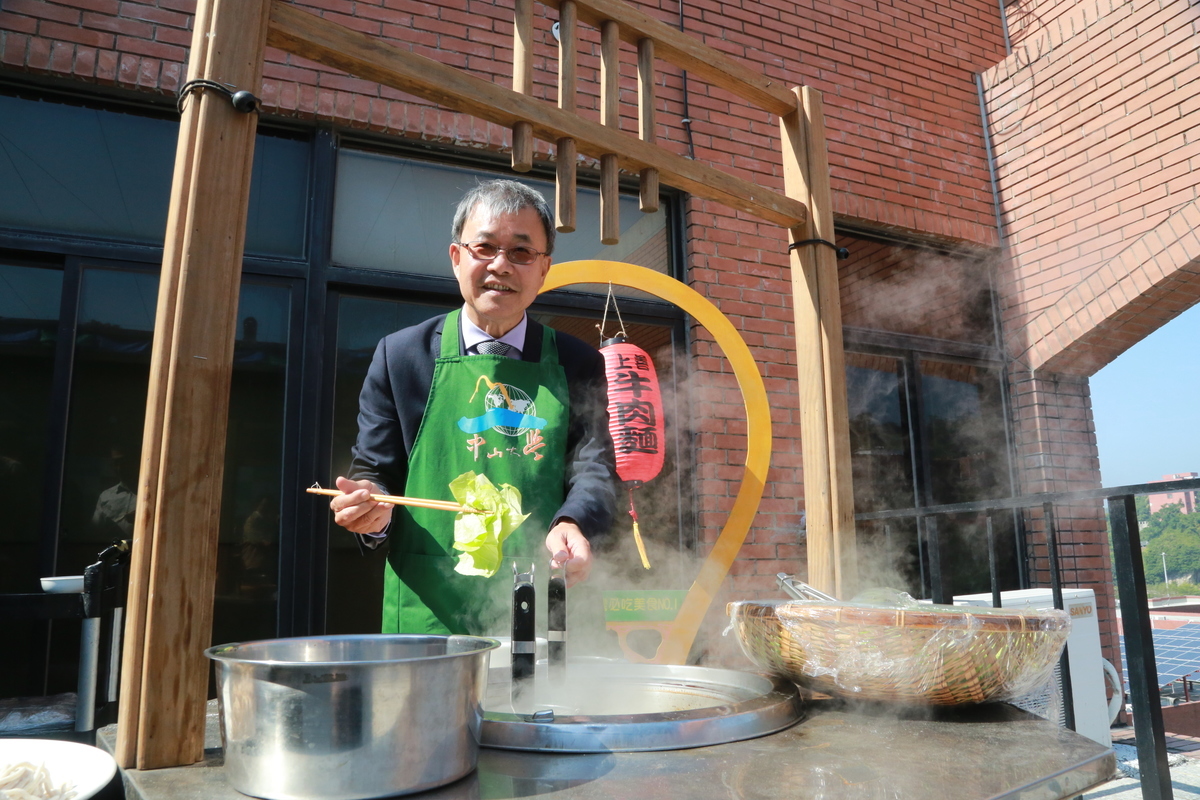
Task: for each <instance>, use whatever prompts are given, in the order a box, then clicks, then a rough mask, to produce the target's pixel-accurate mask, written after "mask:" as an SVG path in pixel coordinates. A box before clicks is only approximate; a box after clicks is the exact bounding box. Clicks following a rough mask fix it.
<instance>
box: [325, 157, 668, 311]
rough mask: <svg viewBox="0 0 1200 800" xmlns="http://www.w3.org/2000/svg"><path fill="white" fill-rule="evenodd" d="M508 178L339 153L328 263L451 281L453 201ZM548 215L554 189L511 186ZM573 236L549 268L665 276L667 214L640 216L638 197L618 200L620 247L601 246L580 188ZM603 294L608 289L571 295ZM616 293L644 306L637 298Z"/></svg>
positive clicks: (591, 197) (558, 246) (596, 216)
mask: <svg viewBox="0 0 1200 800" xmlns="http://www.w3.org/2000/svg"><path fill="white" fill-rule="evenodd" d="M499 177H506V178H513V177H514V176H512V175H511V174H506V175H501V174H500V173H495V174H488V173H482V172H480V171H478V170H469V169H463V168H460V167H453V166H447V165H445V164H436V163H430V162H426V161H417V160H414V159H409V158H400V157H397V156H392V155H382V154H379V153H370V152H365V151H362V150H350V149H342V150H341V151H339V153H338V165H337V184H336V188H335V190H334V216H333V261H334V263H335V264H342V265H345V266H355V267H367V268H370V269H379V270H388V271H396V272H405V273H410V274H413V275H422V276H431V275H432V276H440V277H446V278H449V277H452V273H451V270H450V259H449V258H448V257H447V255H446V251H447V248H448V246H449V243H450V224H451V220H452V218H453V216H454V209H455V208H456V207H457V205H458V200H459V198H461V197H462V196H463V194H465V193H466V192H467V191H469V190H470V189H471V187H472V186H475V185H476V184H478V183H479V182H480V181H483V180H486V179H489V178H499ZM516 179H517V180H520V181H521V182H522V183H525V184H527V185H529V186H531V187H533V188H534V189H536V190H537V191H539V192H541V193H542V196H543V197H545V198H546V201H547V202H548V203H549V204H550V207H551V208H553V207H554V198H555V185H554V183H553V182H552V181H545V180H536V179H530V178H516ZM576 203H577V209H576V224H577V227H576V229H575V231H574V232H573V233H559V234H558V235H557V236H556V239H555V246H554V261H555V262H556V263H563V262H567V261H580V260H585V259H600V260H606V261H623V262H626V263H630V264H637V265H639V266H643V267H648V268H650V269H653V270H657V271H659V272H667V268H668V257H667V231H666V212H665V211H664V210H663V209H662V208H660V209H659V210H658V211H656V212H654V213H652V214H643V213H642V212H641V211H640V210H639V208H638V200H637V198H636V197H632V196H629V195H623V196H622V197H621V241H620V243H619V244H616V245H607V246H606V245H602V244H600V193H599V192H598V191H596V190H595V189H589V188H585V187H580V188H579V190H578V191H577V193H576ZM573 289H574V290H576V291H586V290H591V291H598V292H606V291H607V289H608V287H596V286H592V287H573ZM614 292H618V293H621V294H624V295H628V296H635V297H642V298H646V297H649V295H646V294H645V293H643V292H638V291H636V290H633V289H626V288H624V287H614Z"/></svg>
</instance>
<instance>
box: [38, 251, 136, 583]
mask: <svg viewBox="0 0 1200 800" xmlns="http://www.w3.org/2000/svg"><path fill="white" fill-rule="evenodd" d="M157 296H158V276H157V275H156V274H154V273H151V272H137V271H132V270H117V269H100V268H85V269H84V270H83V273H82V276H81V278H80V293H79V316H78V320H77V327H76V337H75V359H74V369H73V371H72V377H71V402H70V409H69V412H68V414H69V417H68V424H67V452H66V462H65V466H64V474H63V496H62V504H61V509H62V516H61V530H60V536H59V554H58V570H59V574H62V575H77V574H79V573H81V572H82V571H83V568H84V567H85V566H87V565H88V564H90V563H92V562H93V561H95V560H96V554H97V553H98V552H100V550H102V549H103V548H104V547H105V546H106V545H107V544H109V543H110V542H111V541H113V540H114V539H128V538H130V537H131V536H132V534H133V521H134V511H135V501H136V490H137V471H138V467H139V463H140V454H141V445H142V424H143V420H144V418H145V408H146V391H147V384H148V380H149V374H150V348H151V343H152V340H153V330H154V314H155V308H156V303H157Z"/></svg>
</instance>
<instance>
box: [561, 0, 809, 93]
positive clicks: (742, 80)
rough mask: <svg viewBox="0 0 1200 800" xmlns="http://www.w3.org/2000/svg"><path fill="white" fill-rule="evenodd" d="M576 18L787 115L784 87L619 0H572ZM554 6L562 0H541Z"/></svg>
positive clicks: (712, 82)
mask: <svg viewBox="0 0 1200 800" xmlns="http://www.w3.org/2000/svg"><path fill="white" fill-rule="evenodd" d="M575 1H576V2H577V3H578V5H579V20H580V22H586V23H587V24H588V25H591V26H593V27H596V28H599V27H600V24H601V23H602V22H604V21H605V20H612V21H613V22H616V23H617V24H618V25H620V26H621V38H622V39H623V40H624V41H626V42H628V43H629V44H632V45H635V46H636V45H637V43H638V40H639V39H645V38H650V39H653V40H654V41H655V42H656V43H657V45H658V57H659V58H661V59H663V60H664V61H669V62H671V63H672V64H675V65H676V66H678V67H682V68H683V69H686V70H687V71H688V72H691V73H693V74H695V75H697V76H698V77H701V78H703V79H704V80H706V81H708V82H709V83H711V84H713V85H715V86H720V87H721V88H722V89H725V90H727V91H729V92H732V93H733V94H735V95H737V96H738V97H741V98H742V99H744V100H747V101H749V102H751V103H753V104H754V105H756V106H758V107H759V108H761V109H764V110H766V111H770V112H771V113H772V114H781V115H782V114H788V113H791V112H792V111H794V110H795V107H796V102H795V98H794V97H793V95H792V93H791V91H790V90H789V89H788V87H787V86H786V85H785V84H783V83H779V82H778V81H774V80H772V79H770V78H768V77H766V76H765V75H763V74H762V73H760V72H755V71H753V70H751V69H748V68H747V67H745V66H743V65H742V64H739V63H738V62H737V61H734V60H733V59H732V58H730V57H729V56H727V55H725V54H724V53H720V52H718V51H716V50H714V49H713V48H711V47H709V46H708V45H706V44H704V43H703V42H701V41H699V40H697V39H694V38H692V37H691V36H688V35H687V34H686V33H683V32H682V31H679V30H676V29H675V28H672V27H671V26H670V25H667V24H666V23H665V22H661V21H659V20H657V19H655V18H654V17H651V16H650V15H649V14H646V13H644V12H642V11H639V10H637V9H636V8H633V7H632V6H630V5H628V4H626V3H624V2H621V0H575ZM542 2H543V3H545V4H546V5H548V6H557V5H558V4H559V3H560V2H562V0H542Z"/></svg>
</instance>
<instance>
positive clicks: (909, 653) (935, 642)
mask: <svg viewBox="0 0 1200 800" xmlns="http://www.w3.org/2000/svg"><path fill="white" fill-rule="evenodd" d="M728 611H729V616H730V618H731V620H732V627H733V629H734V631H735V632H736V634H737V637H738V641H739V642H740V643H741V646H742V650H743V652H745V654H746V655H747V656H748V657H749V658H750V660H751V661H753V662H754V663H755V664H757V665H758V666H759V667H760V668H762V669H764V670H766V671H768V672H771V673H773V674H776V675H781V676H784V677H787V678H789V679H791V680H793V681H795V682H796V683H798V684H800V685H801V686H803V687H805V688H808V689H811V690H813V691H817V692H823V693H825V694H831V695H836V696H840V697H858V698H862V699H867V700H879V701H890V702H899V703H916V704H927V705H959V704H967V703H986V702H993V701H1004V700H1011V699H1014V698H1017V697H1021V696H1023V695H1026V694H1029V693H1030V692H1032V691H1034V690H1035V689H1037V688H1038V687H1040V686H1041V685H1043V684H1044V683H1046V681H1048V680H1049V679H1050V677H1051V675H1052V673H1053V670H1054V665H1055V664H1056V663H1057V662H1058V658H1059V655H1060V654H1061V653H1062V648H1063V646H1064V645H1065V644H1066V640H1067V636H1068V634H1069V633H1070V630H1071V618H1070V616H1069V615H1067V614H1066V612H1063V611H1015V610H1012V609H987V608H979V607H971V608H970V609H968V608H967V607H963V606H938V605H927V604H921V605H918V606H915V607H901V608H897V607H892V606H878V605H864V604H856V603H837V602H810V601H780V602H749V601H743V602H737V603H730V604H729V607H728Z"/></svg>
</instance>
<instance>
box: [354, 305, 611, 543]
mask: <svg viewBox="0 0 1200 800" xmlns="http://www.w3.org/2000/svg"><path fill="white" fill-rule="evenodd" d="M445 322H446V316H445V315H442V316H439V317H434V318H433V319H431V320H427V321H425V322H422V323H421V324H419V325H413V326H412V327H409V328H404V329H403V330H399V331H396V332H395V333H393V334H390V335H388V336H386V337H384V338H383V339H382V340H380V342H379V346H378V347H376V348H375V357H374V358H373V359H372V361H371V367H370V369H369V370H368V371H367V378H366V380H365V381H364V382H363V388H362V393H361V394H360V395H359V401H358V407H359V411H358V442H357V443H356V444H355V446H354V451H353V456H354V458H353V461H352V462H351V466H350V475H349V477H350V478H352V479H354V480H363V479H367V480H371V481H374V482H375V484H376V485H377V486H379V487H380V488H381V489H382V490H383V491H384V492H385V493H387V494H403V492H404V485H405V482H406V479H407V477H408V454H409V453H410V452H411V451H412V448H413V444H414V443H415V442H416V438H417V431H418V430H419V429H420V426H421V419H422V417H423V416H424V415H425V403H426V401H427V400H428V398H429V390H430V388H431V386H432V384H433V364H434V361H435V360H436V359H437V358H438V356H439V355H440V354H441V347H442V327H443V325H444V324H445ZM544 327H545V326H543V325H541V324H540V323H538V322H535V321H534V320H533V318H530V319H529V324H528V326H527V328H526V333H525V347H524V348H522V350H521V358H522V360H523V361H540V360H541V358H542V330H543V328H544ZM554 335H555V342H556V344H557V346H558V360H559V363H560V364H561V365H562V367H563V369H564V370H565V372H566V374H567V388H568V391H569V393H570V402H571V409H570V418H569V420H568V429H567V455H566V461H567V473H566V474H565V475H563V484H564V486H563V489H564V494H565V497H566V499H565V501H564V502H563V505H562V506H561V507H560V508H559V510H558V513H557V514H555V521H557V520H558V519H561V518H562V517H570V518H571V519H573V520H575V522H576V523H577V524H578V525H579V527H580V529H581V530H582V531H583V533H584V535H585V536H587V537H588V538H589V539H590V538H592V537H594V536H598V535H602V534H605V533H607V532H608V529H609V526H610V525H611V524H612V519H613V512H614V510H615V507H616V485H615V478H614V472H615V471H614V467H613V465H614V463H615V459H614V456H613V446H612V440H611V439H610V438H609V435H608V413H607V395H606V382H605V377H604V358H603V356H601V355H600V353H599V352H598V351H597V350H596V349H595V348H594V347H589V346H588V345H586V344H584V343H583V342H581V341H580V340H578V339H576V338H575V337H573V336H569V335H567V334H565V333H561V332H559V331H555V332H554ZM464 350H465V348H464V346H463V341H462V335H461V333H460V334H459V342H458V352H459V353H460V354H462V353H463V352H464Z"/></svg>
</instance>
